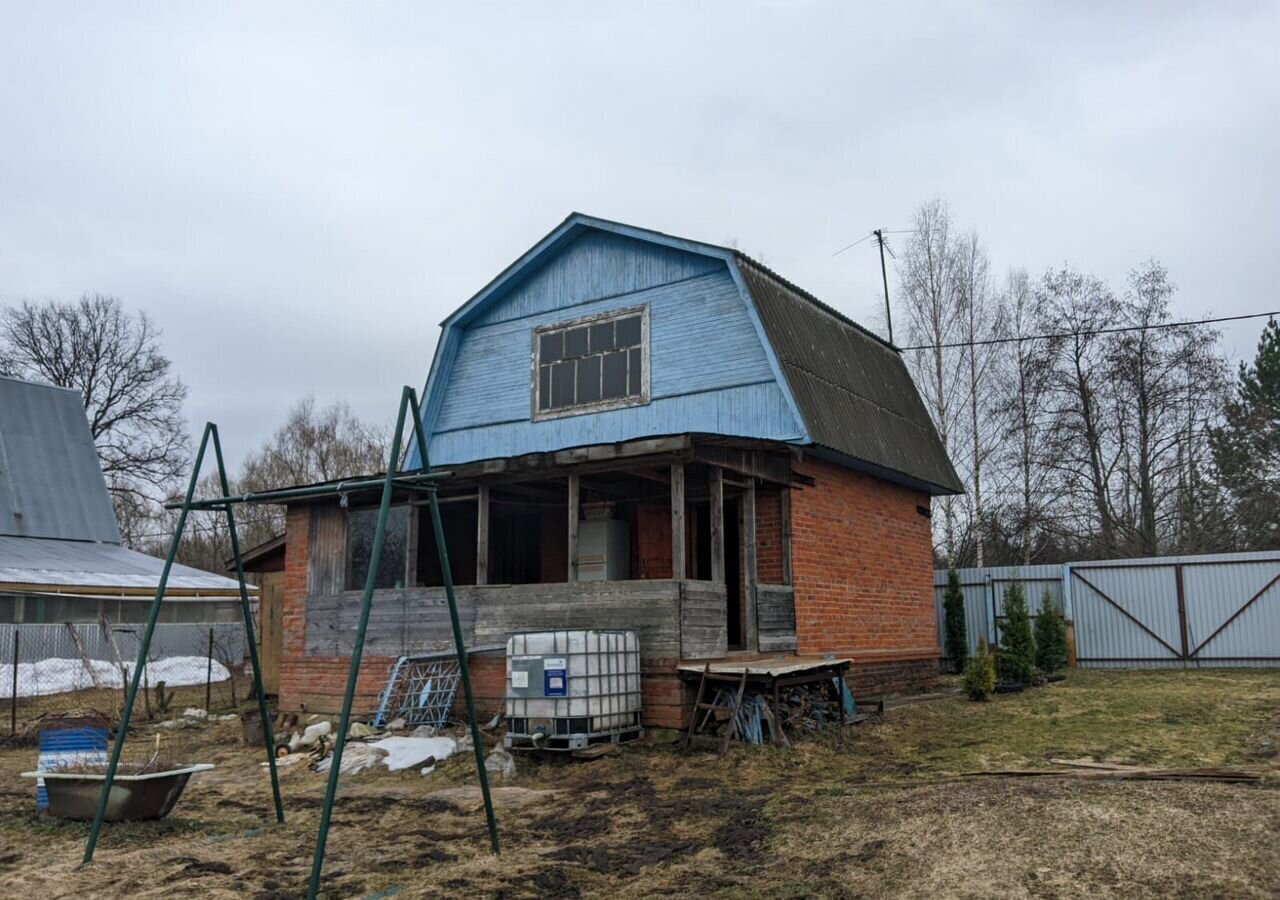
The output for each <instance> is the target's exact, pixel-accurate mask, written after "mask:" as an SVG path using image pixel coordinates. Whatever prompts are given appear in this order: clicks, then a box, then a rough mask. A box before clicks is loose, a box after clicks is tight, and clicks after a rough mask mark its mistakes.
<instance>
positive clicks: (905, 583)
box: [791, 458, 938, 682]
mask: <svg viewBox="0 0 1280 900" xmlns="http://www.w3.org/2000/svg"><path fill="white" fill-rule="evenodd" d="M795 469H796V471H798V472H800V473H801V474H804V475H808V476H810V477H811V478H813V479H814V480H815V482H816V483H815V484H814V485H813V486H809V487H804V488H802V489H796V490H793V491H792V493H791V525H792V550H791V552H792V569H793V576H792V577H793V582H794V585H795V594H796V637H797V642H798V651H799V653H801V654H822V653H837V654H847V655H849V656H852V657H853V658H854V660H855V665H854V677H855V679H857V678H858V672H859V670H860V669H866V670H867V672H868V676H870V675H871V674H872V672H878V673H879V675H880V678H881V680H882V681H886V682H891V681H893V678H892V677H887V676H888V672H889V669H890V668H896V670H898V671H899V672H901V673H902V678H901V680H904V681H918V680H919V679H918V678H917V677H916V675H918V672H919V671H923V670H924V669H927V668H928V666H921V665H917V663H918V662H921V661H926V660H927V661H929V663H930V664H931V665H932V669H931V672H932V674H933V675H934V676H936V674H937V657H938V642H937V633H936V630H937V621H936V618H935V615H936V614H935V612H934V599H933V544H932V539H931V536H930V530H929V519H927V518H926V517H924V516H922V515H920V513H919V512H918V511H917V509H916V507H918V506H924V507H927V506H928V505H929V497H928V496H927V495H926V494H923V493H921V492H919V491H915V490H911V489H910V488H905V487H902V486H900V485H895V484H892V483H890V482H887V481H882V480H880V479H878V478H873V477H871V476H869V475H863V474H860V473H858V472H853V471H851V470H849V469H845V468H843V467H840V466H836V465H833V464H831V463H828V462H824V461H822V460H817V459H813V458H808V459H806V460H804V461H803V462H798V463H796V464H795ZM912 673H916V675H913V674H912Z"/></svg>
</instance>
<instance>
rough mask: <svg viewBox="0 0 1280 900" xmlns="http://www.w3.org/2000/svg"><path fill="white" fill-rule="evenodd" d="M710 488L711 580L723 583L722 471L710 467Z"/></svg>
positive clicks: (715, 467)
mask: <svg viewBox="0 0 1280 900" xmlns="http://www.w3.org/2000/svg"><path fill="white" fill-rule="evenodd" d="M708 481H709V484H710V488H711V499H710V502H711V580H712V581H714V582H717V583H718V584H723V583H724V469H721V468H720V467H719V466H712V467H711V471H710V473H709V474H708Z"/></svg>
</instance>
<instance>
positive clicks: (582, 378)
mask: <svg viewBox="0 0 1280 900" xmlns="http://www.w3.org/2000/svg"><path fill="white" fill-rule="evenodd" d="M599 399H600V357H598V356H588V357H587V358H586V359H581V360H579V361H578V399H577V402H578V403H595V402H596V401H597V400H599Z"/></svg>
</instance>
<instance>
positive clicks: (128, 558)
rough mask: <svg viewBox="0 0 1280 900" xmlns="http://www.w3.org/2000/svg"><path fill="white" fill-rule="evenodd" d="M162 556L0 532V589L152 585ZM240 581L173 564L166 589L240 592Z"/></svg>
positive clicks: (162, 561)
mask: <svg viewBox="0 0 1280 900" xmlns="http://www.w3.org/2000/svg"><path fill="white" fill-rule="evenodd" d="M162 569H164V560H162V559H157V558H156V557H154V556H148V555H147V554H145V553H139V552H137V551H136V550H129V549H128V548H126V547H121V546H120V545H119V544H100V543H94V542H92V541H58V540H50V539H46V538H28V537H14V536H11V535H0V591H3V590H5V586H6V585H15V584H22V585H51V586H52V585H57V586H60V587H68V588H77V589H81V588H93V589H103V590H108V589H113V588H114V589H117V590H120V589H150V590H152V591H154V590H155V588H156V585H157V584H159V583H160V572H161V570H162ZM239 590H240V587H239V582H237V581H234V580H232V579H230V578H223V577H222V576H221V575H214V574H212V573H210V572H204V571H201V570H200V569H193V568H191V567H190V566H183V565H178V564H177V563H175V564H174V566H173V568H172V569H171V570H170V572H169V582H168V591H171V592H176V591H181V592H183V593H201V594H214V593H218V594H228V593H231V594H237V595H238V593H239Z"/></svg>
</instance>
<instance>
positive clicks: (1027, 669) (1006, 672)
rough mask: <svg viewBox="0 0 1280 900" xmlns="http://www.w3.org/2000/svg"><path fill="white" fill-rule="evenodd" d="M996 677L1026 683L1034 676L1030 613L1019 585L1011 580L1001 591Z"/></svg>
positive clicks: (1034, 657)
mask: <svg viewBox="0 0 1280 900" xmlns="http://www.w3.org/2000/svg"><path fill="white" fill-rule="evenodd" d="M1000 632H1001V633H1000V656H999V660H998V665H999V668H1000V677H1001V678H1003V679H1005V680H1007V681H1020V682H1022V683H1023V684H1030V683H1031V679H1032V678H1033V677H1034V675H1035V667H1036V645H1035V640H1034V639H1033V638H1032V636H1031V614H1030V613H1029V612H1028V611H1027V595H1026V594H1025V593H1024V592H1023V589H1022V582H1020V581H1015V582H1013V583H1012V584H1010V585H1009V586H1008V587H1007V588H1005V591H1004V625H1003V626H1001V629H1000Z"/></svg>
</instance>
